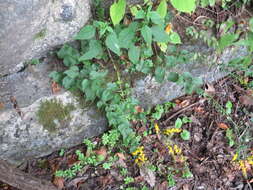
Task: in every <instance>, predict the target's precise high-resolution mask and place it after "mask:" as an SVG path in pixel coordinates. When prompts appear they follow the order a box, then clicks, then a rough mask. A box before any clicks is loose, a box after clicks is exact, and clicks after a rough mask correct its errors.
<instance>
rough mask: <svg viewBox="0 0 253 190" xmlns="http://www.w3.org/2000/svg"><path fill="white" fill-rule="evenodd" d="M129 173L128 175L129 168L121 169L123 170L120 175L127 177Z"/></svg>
mask: <svg viewBox="0 0 253 190" xmlns="http://www.w3.org/2000/svg"><path fill="white" fill-rule="evenodd" d="M127 173H128V170H127V168H121V170H120V174H121V175H123V176H126V175H127Z"/></svg>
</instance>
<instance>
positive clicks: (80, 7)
mask: <svg viewBox="0 0 253 190" xmlns="http://www.w3.org/2000/svg"><path fill="white" fill-rule="evenodd" d="M89 17H90V4H89V0H0V68H1V69H0V77H1V76H4V75H7V74H9V73H15V72H17V71H19V70H20V69H22V68H23V64H24V63H25V62H26V61H29V60H30V59H32V58H40V57H41V56H44V55H45V54H46V53H48V51H49V50H52V49H53V48H55V46H57V45H60V44H63V43H64V42H66V41H69V40H71V38H72V37H73V35H74V34H75V33H77V32H78V31H79V30H80V28H81V27H82V26H83V25H84V24H85V23H86V22H87V21H88V19H89Z"/></svg>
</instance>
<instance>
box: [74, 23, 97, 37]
mask: <svg viewBox="0 0 253 190" xmlns="http://www.w3.org/2000/svg"><path fill="white" fill-rule="evenodd" d="M95 33H96V29H95V28H94V26H92V25H87V26H85V27H83V28H82V29H81V30H80V32H79V33H78V34H77V35H76V36H75V37H74V39H75V40H88V39H91V38H93V37H94V36H95Z"/></svg>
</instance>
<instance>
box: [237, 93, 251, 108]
mask: <svg viewBox="0 0 253 190" xmlns="http://www.w3.org/2000/svg"><path fill="white" fill-rule="evenodd" d="M239 101H240V102H241V103H242V104H244V105H246V106H252V105H253V97H252V96H247V95H243V96H240V97H239Z"/></svg>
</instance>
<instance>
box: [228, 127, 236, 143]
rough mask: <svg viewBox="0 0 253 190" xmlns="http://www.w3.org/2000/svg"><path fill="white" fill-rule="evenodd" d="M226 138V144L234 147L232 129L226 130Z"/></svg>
mask: <svg viewBox="0 0 253 190" xmlns="http://www.w3.org/2000/svg"><path fill="white" fill-rule="evenodd" d="M226 137H227V139H228V144H229V146H230V147H232V146H234V144H235V141H234V133H233V129H227V130H226Z"/></svg>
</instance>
